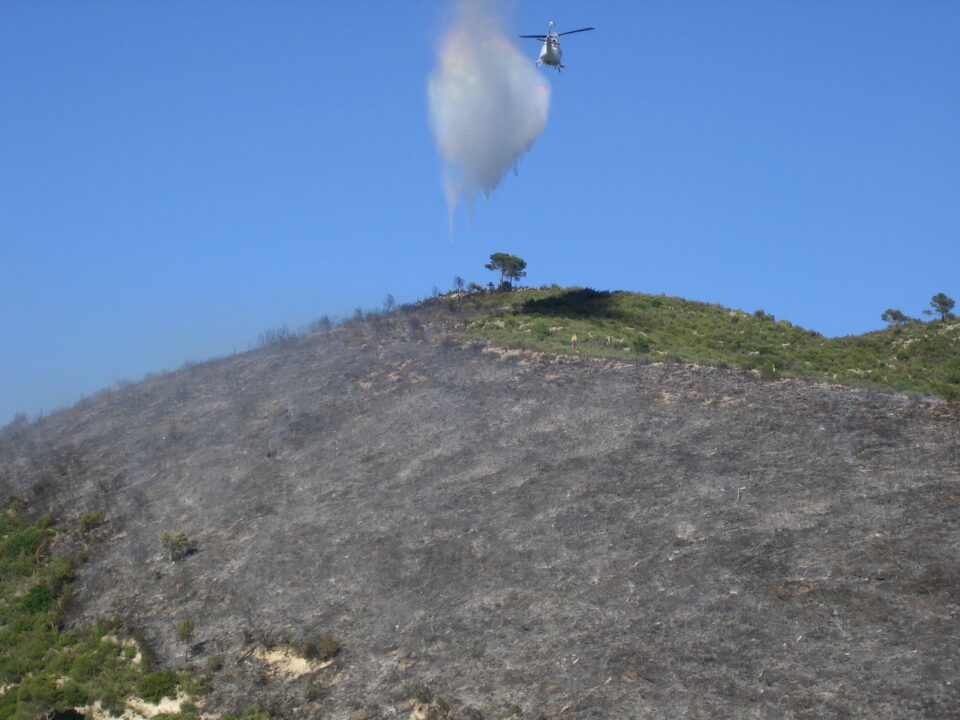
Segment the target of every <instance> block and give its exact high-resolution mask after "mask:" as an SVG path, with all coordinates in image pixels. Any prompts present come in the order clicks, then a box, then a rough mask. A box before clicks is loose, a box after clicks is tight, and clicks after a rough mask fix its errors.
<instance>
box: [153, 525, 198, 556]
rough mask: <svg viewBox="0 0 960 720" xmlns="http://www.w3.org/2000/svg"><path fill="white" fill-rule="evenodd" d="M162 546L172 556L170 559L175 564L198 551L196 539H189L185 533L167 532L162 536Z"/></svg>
mask: <svg viewBox="0 0 960 720" xmlns="http://www.w3.org/2000/svg"><path fill="white" fill-rule="evenodd" d="M160 545H161V546H162V547H163V549H164V550H166V551H167V552H168V553H169V554H170V559H171V560H173V561H174V562H177V561H178V560H183V558H185V557H187V556H188V555H191V554H193V553H195V552H196V551H197V541H196V539H194V538H191V537H187V534H186V533H185V532H182V531H181V532H176V533H171V532H165V533H164V534H163V535H161V536H160Z"/></svg>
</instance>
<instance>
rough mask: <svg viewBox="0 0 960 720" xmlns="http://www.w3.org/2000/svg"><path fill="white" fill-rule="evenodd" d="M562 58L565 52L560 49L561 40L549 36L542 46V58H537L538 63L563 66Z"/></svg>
mask: <svg viewBox="0 0 960 720" xmlns="http://www.w3.org/2000/svg"><path fill="white" fill-rule="evenodd" d="M561 58H563V52H562V51H561V50H560V41H559V40H557V38H555V37H548V38H547V39H546V40H545V41H544V43H543V47H542V48H540V59H539V60H537V65H550V66H552V67H563V64H562V63H561V62H560V60H561Z"/></svg>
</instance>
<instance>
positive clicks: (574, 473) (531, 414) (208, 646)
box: [0, 324, 960, 720]
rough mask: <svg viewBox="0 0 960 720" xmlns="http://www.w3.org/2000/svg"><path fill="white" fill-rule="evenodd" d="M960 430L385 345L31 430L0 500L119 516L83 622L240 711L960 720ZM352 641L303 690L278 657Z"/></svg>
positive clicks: (97, 555)
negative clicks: (274, 656)
mask: <svg viewBox="0 0 960 720" xmlns="http://www.w3.org/2000/svg"><path fill="white" fill-rule="evenodd" d="M958 421H960V409H958V407H957V406H956V405H955V404H953V405H950V404H945V403H933V402H923V401H919V400H916V399H914V398H911V397H908V396H905V395H897V394H886V393H879V392H870V391H864V390H854V389H849V388H841V387H836V386H826V385H818V384H813V383H805V382H801V381H795V380H780V381H773V382H761V381H759V380H758V379H756V377H755V375H753V374H750V373H746V372H742V371H734V370H719V369H711V368H701V367H696V366H691V365H679V364H672V365H671V364H623V363H617V362H614V361H603V360H582V359H578V358H571V357H563V356H553V355H545V354H535V353H531V352H525V351H504V350H498V349H496V348H493V347H488V346H484V345H481V344H478V343H472V344H471V343H465V342H456V341H451V340H449V339H447V340H441V339H439V336H430V334H429V333H428V334H427V335H424V334H423V333H422V332H419V331H417V332H416V333H413V332H411V330H410V329H409V328H408V327H407V326H406V325H404V326H403V327H402V328H401V327H400V326H399V324H398V326H397V327H392V328H386V329H384V328H381V329H378V328H376V327H375V326H374V325H373V324H357V325H355V326H354V327H345V328H339V329H336V330H333V331H332V332H329V333H326V334H317V335H311V336H306V337H301V338H296V339H294V340H290V341H288V342H284V343H279V344H276V345H272V346H269V347H265V348H261V349H258V350H256V351H251V352H249V353H245V354H241V355H236V356H232V357H229V358H226V359H222V360H217V361H212V362H209V363H204V364H200V365H195V366H192V367H188V368H185V369H183V370H180V371H178V372H176V373H170V374H166V375H163V376H158V377H154V378H151V379H148V380H146V381H143V382H141V383H137V384H134V385H131V386H128V387H125V388H119V389H113V390H110V391H105V392H103V393H101V394H100V395H99V396H97V397H95V398H92V399H88V400H86V401H84V402H83V403H80V404H79V405H78V406H76V407H74V408H72V409H69V410H65V411H62V412H59V413H57V414H55V415H52V416H50V417H48V418H45V419H44V420H42V421H40V422H37V423H34V424H31V425H29V426H25V427H11V428H8V429H7V430H6V432H5V433H4V434H3V436H2V440H0V496H9V495H17V496H19V497H21V498H23V499H24V500H25V501H26V504H27V507H28V509H29V511H30V512H31V513H34V514H40V513H43V512H52V513H53V514H54V516H55V517H56V518H57V519H58V520H62V521H64V522H66V521H69V520H70V519H72V518H76V517H78V516H79V515H81V514H82V513H85V512H88V511H94V510H97V511H102V512H103V513H104V515H105V517H106V519H107V522H106V525H105V526H104V527H103V528H102V529H101V531H100V540H99V542H96V543H93V544H92V545H91V546H90V547H89V549H88V550H87V562H86V564H85V565H84V566H83V569H82V572H81V574H80V576H79V579H78V581H77V584H76V586H75V588H74V595H73V599H72V604H71V615H70V621H71V622H73V623H84V622H89V621H92V620H95V619H100V618H107V617H113V618H116V617H121V618H125V619H127V620H128V621H129V623H130V624H131V625H132V626H136V627H138V628H140V629H141V631H142V632H143V633H144V635H145V636H146V638H147V639H148V640H149V642H150V644H151V646H152V647H153V648H154V650H155V651H156V652H157V653H158V655H159V657H160V659H161V660H162V661H163V662H164V663H165V664H169V665H171V666H175V665H180V664H183V663H188V664H195V665H197V666H198V667H200V666H204V665H205V664H208V662H209V659H210V658H212V657H215V656H220V657H221V658H222V666H221V667H220V668H219V669H217V671H216V672H215V674H213V678H212V683H211V689H210V694H209V697H208V700H207V706H206V709H207V710H208V711H211V712H224V711H230V710H236V709H239V708H243V707H247V706H249V705H250V704H252V703H258V704H261V705H264V706H266V705H269V706H270V707H272V708H273V709H274V710H275V711H276V712H277V713H278V714H281V715H282V714H286V715H288V716H289V717H323V718H368V719H370V720H372V719H373V718H387V717H403V718H407V717H408V716H409V717H412V715H411V706H410V703H409V702H408V699H409V698H410V697H412V696H413V695H414V694H415V693H416V692H418V690H419V691H420V692H421V694H424V693H429V694H434V695H435V696H437V697H442V698H444V699H445V700H446V701H447V702H448V703H449V704H450V706H451V708H452V713H453V714H452V715H451V717H464V718H467V717H470V718H479V717H484V718H487V719H488V720H499V719H501V718H507V717H509V716H511V715H515V716H517V717H519V716H520V711H522V713H523V714H522V717H524V718H535V717H537V716H538V714H541V713H542V716H543V717H546V718H554V717H557V718H565V719H567V718H569V719H571V720H572V719H581V718H704V719H706V718H720V717H723V718H768V717H770V718H772V717H778V718H845V717H850V718H854V717H870V718H906V717H916V718H920V717H923V718H955V717H957V716H960V688H958V683H960V680H958V678H960V653H958V650H957V648H958V647H960V629H958V610H960V562H958V557H960V554H958V551H960V422H958ZM177 531H183V532H185V533H187V534H188V535H189V536H191V537H193V538H196V540H197V550H196V552H194V553H192V554H190V555H188V556H187V557H185V558H183V559H181V560H179V561H178V562H172V561H171V560H170V559H169V557H168V556H167V555H166V554H165V553H164V550H163V548H161V546H160V543H159V541H158V538H159V536H160V535H161V534H162V533H164V532H177ZM186 619H190V620H194V621H195V628H196V629H195V633H194V637H193V638H192V639H191V641H190V643H189V644H185V643H184V642H182V641H180V640H178V639H177V637H176V631H177V627H178V624H179V623H181V622H182V621H183V620H186ZM328 634H329V635H332V636H333V637H335V638H336V639H337V640H338V641H339V643H340V645H341V648H342V651H341V652H340V653H339V655H337V656H336V657H335V658H333V661H332V662H329V663H328V662H324V663H315V664H314V665H311V666H309V667H308V668H307V669H306V670H304V671H303V672H297V671H294V670H290V669H289V668H288V669H287V670H286V671H284V670H283V669H282V668H279V666H277V665H271V664H270V663H269V662H268V661H267V660H266V659H265V657H266V656H265V654H264V652H260V651H257V649H258V648H261V649H267V648H271V647H279V646H284V647H287V646H289V647H293V648H297V647H303V646H304V644H305V643H306V642H308V641H315V640H317V639H318V638H321V637H323V636H325V635H328ZM436 707H439V705H435V708H436ZM415 712H416V711H415ZM414 714H415V713H414ZM437 717H439V715H437Z"/></svg>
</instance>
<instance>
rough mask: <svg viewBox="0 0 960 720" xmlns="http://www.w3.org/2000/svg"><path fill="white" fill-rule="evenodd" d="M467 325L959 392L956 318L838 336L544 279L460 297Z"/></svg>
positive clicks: (533, 338) (594, 351)
mask: <svg viewBox="0 0 960 720" xmlns="http://www.w3.org/2000/svg"><path fill="white" fill-rule="evenodd" d="M462 313H463V315H464V321H465V326H466V334H467V335H468V336H472V337H476V338H478V339H483V340H490V341H494V342H496V343H498V344H501V345H505V346H508V347H519V348H529V349H533V350H542V351H547V352H556V353H575V354H579V355H583V356H589V357H605V358H616V359H620V360H628V361H629V360H633V361H641V362H650V361H653V362H682V363H698V364H703V365H713V366H719V367H732V368H740V369H743V370H752V371H756V372H757V374H759V375H760V376H761V377H763V378H767V379H773V378H779V377H793V378H806V379H814V380H824V381H828V382H837V383H842V384H848V385H856V386H860V387H873V388H878V389H890V390H899V391H909V392H919V393H930V394H934V395H937V396H939V397H941V398H944V399H948V400H960V322H957V321H948V322H943V321H940V320H935V321H932V322H910V323H908V324H906V325H900V326H894V327H890V328H887V329H885V330H880V331H876V332H870V333H865V334H862V335H853V336H848V337H842V338H826V337H823V336H822V335H820V334H819V333H817V332H815V331H812V330H806V329H804V328H801V327H798V326H796V325H793V324H792V323H790V322H788V321H786V320H777V319H776V318H775V317H774V316H773V315H771V314H769V313H767V312H765V311H763V310H756V311H754V312H752V313H747V312H743V311H740V310H731V309H730V308H725V307H723V306H720V305H713V304H709V303H702V302H693V301H690V300H684V299H682V298H675V297H668V296H665V295H648V294H645V293H631V292H625V291H616V292H607V291H597V290H591V289H589V288H557V287H554V288H541V289H529V290H528V289H524V290H514V291H512V292H492V293H473V294H470V295H467V296H464V298H463V303H462Z"/></svg>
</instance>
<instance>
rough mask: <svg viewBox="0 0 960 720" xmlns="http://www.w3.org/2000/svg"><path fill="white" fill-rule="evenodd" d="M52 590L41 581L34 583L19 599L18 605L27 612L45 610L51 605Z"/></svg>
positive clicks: (52, 598)
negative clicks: (37, 583)
mask: <svg viewBox="0 0 960 720" xmlns="http://www.w3.org/2000/svg"><path fill="white" fill-rule="evenodd" d="M53 603H54V597H53V592H52V591H51V590H50V588H49V587H47V586H46V585H44V584H43V583H41V584H39V585H34V586H33V587H32V588H30V590H29V591H27V594H26V595H24V596H23V599H22V600H21V601H20V607H21V608H23V610H25V611H26V612H28V613H41V612H46V611H47V610H49V609H50V608H52V607H53Z"/></svg>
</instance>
